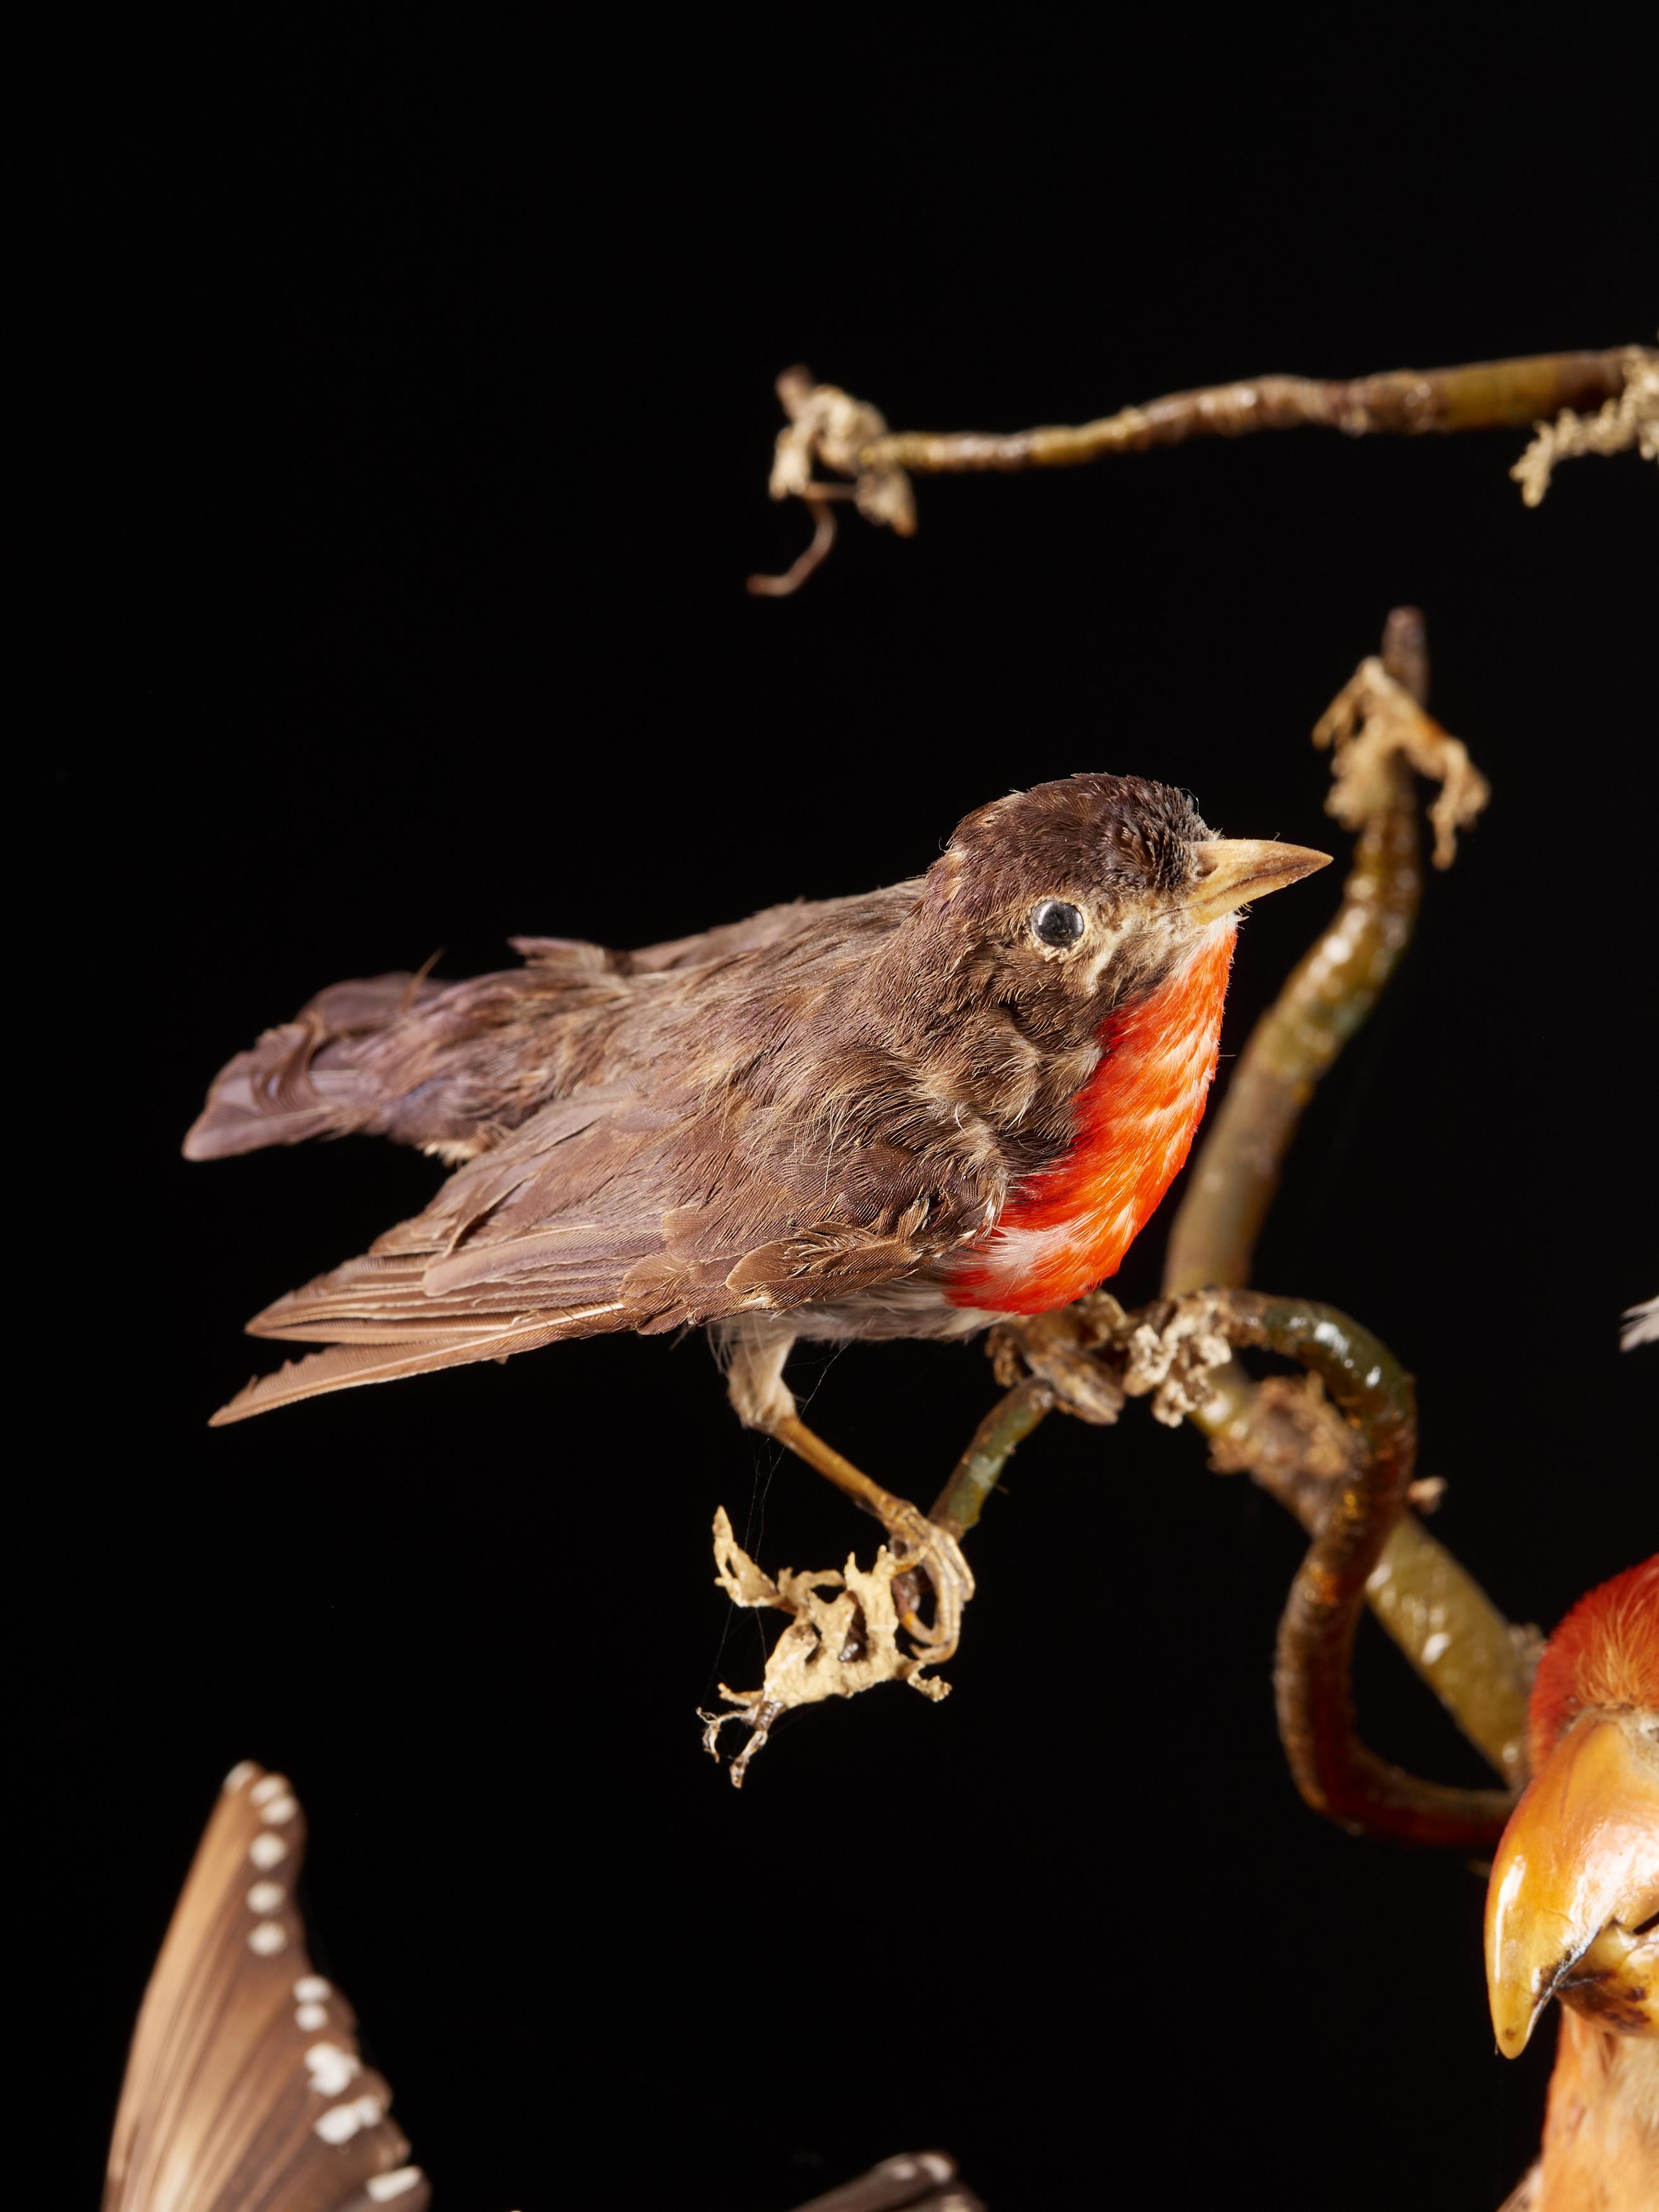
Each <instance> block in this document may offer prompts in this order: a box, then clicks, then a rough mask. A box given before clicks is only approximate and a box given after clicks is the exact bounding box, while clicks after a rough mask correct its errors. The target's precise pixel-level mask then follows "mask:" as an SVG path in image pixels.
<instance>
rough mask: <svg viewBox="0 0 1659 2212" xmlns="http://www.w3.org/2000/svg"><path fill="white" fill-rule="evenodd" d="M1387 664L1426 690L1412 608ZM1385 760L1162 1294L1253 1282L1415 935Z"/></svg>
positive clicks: (1412, 815)
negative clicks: (1336, 1076)
mask: <svg viewBox="0 0 1659 2212" xmlns="http://www.w3.org/2000/svg"><path fill="white" fill-rule="evenodd" d="M1383 667H1384V668H1385V669H1387V670H1389V672H1390V673H1391V674H1392V673H1395V671H1401V670H1409V671H1410V672H1411V673H1412V674H1413V676H1414V677H1415V678H1417V680H1418V682H1419V684H1421V685H1422V686H1423V689H1424V690H1426V688H1427V675H1428V670H1427V647H1426V643H1425V636H1424V629H1423V617H1422V616H1421V615H1420V614H1419V612H1418V611H1417V610H1416V608H1415V607H1397V608H1395V611H1394V612H1393V613H1392V614H1391V615H1390V616H1389V623H1388V630H1387V633H1386V635H1385V637H1384V640H1383ZM1395 680H1396V681H1399V680H1400V678H1399V677H1398V675H1396V677H1395ZM1422 696H1423V694H1422V692H1421V691H1419V692H1418V694H1417V697H1418V703H1419V705H1420V704H1421V701H1422ZM1380 765H1381V773H1380V775H1379V777H1378V778H1377V780H1376V787H1375V791H1374V795H1373V798H1372V802H1371V804H1370V806H1369V808H1368V809H1367V810H1366V811H1365V814H1364V817H1363V819H1362V820H1361V821H1360V822H1359V823H1356V824H1352V825H1351V826H1354V827H1358V829H1359V840H1358V844H1357V845H1356V846H1355V848H1354V855H1353V860H1352V864H1351V865H1350V867H1349V870H1348V877H1347V881H1346V883H1345V884H1343V886H1342V902H1341V904H1340V907H1339V908H1338V909H1337V911H1336V914H1335V915H1334V918H1333V920H1332V921H1331V923H1330V925H1329V927H1328V928H1326V929H1324V930H1322V932H1321V933H1320V934H1319V936H1318V937H1316V939H1315V940H1314V942H1313V944H1312V945H1310V947H1309V949H1308V951H1306V952H1305V953H1304V955H1303V957H1302V958H1301V959H1300V960H1299V961H1298V962H1297V965H1296V967H1295V968H1294V969H1292V970H1291V975H1290V977H1289V979H1288V980H1287V981H1286V982H1285V987H1284V988H1283V989H1282V990H1281V991H1280V992H1279V996H1278V998H1277V999H1275V1000H1274V1001H1273V1005H1272V1006H1269V1007H1268V1009H1267V1012H1266V1013H1265V1014H1263V1015H1262V1017H1261V1020H1260V1021H1259V1022H1258V1023H1257V1024H1256V1025H1255V1029H1254V1030H1252V1031H1251V1033H1250V1036H1249V1042H1248V1043H1247V1044H1246V1045H1245V1047H1244V1049H1243V1052H1242V1053H1241V1054H1240V1055H1239V1059H1238V1064H1237V1066H1236V1067H1235V1068H1234V1070H1233V1073H1232V1077H1231V1081H1230V1082H1229V1083H1228V1085H1227V1089H1226V1092H1225V1095H1224V1097H1223V1098H1222V1100H1221V1103H1220V1104H1219V1106H1218V1108H1217V1109H1215V1110H1214V1112H1213V1113H1212V1115H1211V1117H1210V1125H1209V1127H1208V1129H1207V1130H1206V1132H1205V1136H1204V1141H1203V1144H1202V1146H1201V1147H1200V1152H1199V1155H1198V1158H1197V1159H1196V1160H1195V1162H1194V1164H1193V1167H1192V1170H1191V1172H1190V1173H1189V1175H1188V1179H1187V1188H1186V1190H1185V1191H1184V1193H1183V1194H1182V1200H1181V1203H1180V1205H1179V1206H1177V1207H1176V1216H1175V1219H1174V1221H1173V1222H1172V1224H1171V1225H1170V1244H1169V1254H1168V1257H1167V1259H1166V1261H1165V1263H1164V1292H1165V1294H1166V1295H1167V1296H1168V1297H1179V1296H1180V1295H1181V1293H1182V1291H1195V1290H1199V1289H1201V1288H1202V1287H1203V1286H1204V1285H1206V1284H1217V1285H1243V1284H1245V1283H1247V1282H1248V1281H1249V1276H1250V1262H1251V1261H1252V1259H1253V1257H1254V1255H1255V1243H1256V1239H1257V1237H1259V1236H1260V1234H1261V1226H1262V1224H1263V1223H1264V1222H1265V1220H1266V1219H1267V1209H1268V1208H1269V1206H1271V1205H1272V1204H1273V1195H1274V1193H1275V1192H1276V1191H1277V1190H1278V1188H1279V1174H1280V1170H1282V1168H1283V1166H1284V1162H1285V1153H1286V1152H1288V1150H1289V1149H1290V1143H1291V1138H1292V1137H1293V1136H1294V1134H1295V1133H1296V1129H1297V1124H1298V1123H1299V1122H1300V1121H1301V1119H1302V1115H1303V1114H1304V1111H1305V1110H1306V1108H1307V1106H1308V1103H1309V1101H1310V1099H1311V1098H1312V1097H1313V1094H1314V1091H1315V1088H1316V1085H1318V1083H1319V1082H1320V1080H1321V1079H1322V1077H1323V1076H1324V1075H1325V1074H1327V1073H1328V1071H1329V1069H1330V1068H1331V1066H1333V1064H1334V1061H1335V1060H1336V1057H1337V1054H1339V1053H1340V1051H1341V1049H1342V1048H1343V1046H1344V1045H1345V1044H1346V1042H1348V1040H1349V1038H1350V1037H1351V1036H1353V1035H1354V1033H1355V1031H1356V1030H1358V1029H1359V1027H1360V1026H1361V1024H1363V1023H1364V1021H1365V1020H1366V1019H1367V1018H1368V1017H1369V1016H1370V1012H1371V1009H1372V1008H1373V1007H1374V1006H1376V1001H1377V1000H1378V998H1379V997H1380V996H1381V995H1382V992H1383V986H1384V985H1385V984H1386V983H1387V982H1388V981H1389V977H1390V976H1391V975H1393V973H1394V971H1395V968H1396V967H1397V966H1398V965H1399V962H1400V958H1401V954H1402V953H1403V952H1404V951H1405V949H1406V946H1407V943H1408V942H1409V940H1410V938H1411V933H1412V926H1413V923H1414V922H1415V921H1416V919H1417V909H1418V906H1419V902H1420V901H1421V899H1422V896H1423V869H1422V863H1421V860H1420V859H1419V851H1418V829H1417V799H1416V794H1415V793H1414V791H1413V787H1412V778H1411V771H1410V769H1408V767H1407V764H1406V763H1405V761H1404V760H1403V759H1402V758H1401V757H1400V756H1399V755H1398V754H1397V753H1395V754H1394V755H1392V756H1391V757H1389V758H1388V759H1387V760H1385V761H1384V762H1383V763H1381V764H1380Z"/></svg>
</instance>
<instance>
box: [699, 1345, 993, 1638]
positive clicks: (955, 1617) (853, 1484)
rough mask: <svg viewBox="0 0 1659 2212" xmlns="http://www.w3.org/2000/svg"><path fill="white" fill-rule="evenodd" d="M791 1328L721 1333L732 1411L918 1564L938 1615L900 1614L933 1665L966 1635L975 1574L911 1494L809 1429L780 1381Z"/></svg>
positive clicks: (904, 1563) (903, 1561)
mask: <svg viewBox="0 0 1659 2212" xmlns="http://www.w3.org/2000/svg"><path fill="white" fill-rule="evenodd" d="M794 1341H795V1339H794V1333H793V1330H790V1329H788V1328H785V1327H781V1326H779V1325H778V1324H777V1323H776V1322H771V1323H768V1322H766V1321H764V1320H763V1319H762V1318H761V1317H759V1316H744V1322H743V1324H742V1325H740V1326H739V1327H737V1328H728V1329H727V1330H726V1331H725V1332H723V1334H722V1338H721V1344H720V1349H721V1352H722V1353H723V1355H724V1357H725V1358H726V1389H727V1392H728V1394H729V1395H730V1397H731V1400H732V1410H733V1411H734V1412H735V1413H736V1414H737V1416H738V1419H739V1420H740V1421H741V1422H742V1423H743V1425H744V1427H745V1428H749V1429H760V1430H762V1431H764V1432H765V1434H766V1435H768V1436H770V1437H776V1438H777V1440H778V1442H779V1443H781V1444H787V1446H788V1448H789V1449H790V1450H791V1451H792V1452H793V1453H794V1455H795V1456H796V1457H797V1458H798V1459H804V1460H805V1462H806V1464H807V1465H808V1467H810V1468H816V1470H817V1473H818V1474H822V1475H823V1476H825V1477H827V1478H828V1480H829V1481H831V1482H833V1483H834V1484H835V1486H836V1489H837V1490H841V1491H844V1492H846V1494H847V1495H848V1497H849V1498H854V1499H855V1500H856V1501H857V1503H858V1504H860V1505H861V1506H862V1507H863V1508H864V1510H865V1511H866V1513H872V1514H873V1515H874V1516H875V1517H876V1519H877V1520H878V1521H879V1522H880V1523H881V1525H882V1527H883V1528H884V1529H885V1530H886V1531H887V1534H888V1535H889V1537H890V1539H891V1541H892V1543H893V1546H894V1549H895V1553H896V1557H897V1564H898V1568H899V1571H900V1573H901V1574H908V1573H910V1572H912V1571H915V1570H916V1569H920V1570H921V1572H922V1573H923V1574H925V1575H926V1576H927V1580H928V1582H929V1583H930V1584H931V1585H932V1588H933V1620H932V1621H931V1622H927V1621H923V1620H921V1619H920V1617H919V1616H918V1615H917V1613H916V1612H915V1607H905V1608H904V1609H903V1610H902V1612H901V1613H900V1615H899V1618H900V1620H901V1621H902V1625H903V1626H904V1627H905V1629H906V1630H907V1631H908V1633H909V1634H910V1635H911V1636H912V1637H914V1638H915V1640H916V1642H917V1643H918V1644H925V1645H926V1646H927V1654H928V1659H929V1662H930V1663H934V1664H938V1663H940V1662H943V1661H945V1660H946V1659H948V1658H949V1657H950V1656H951V1654H952V1652H954V1651H955V1650H956V1648H957V1642H958V1639H959V1638H960V1636H961V1633H962V1609H963V1606H965V1605H966V1604H967V1602H968V1601H969V1598H970V1597H972V1595H974V1577H973V1575H972V1573H971V1572H970V1571H969V1565H968V1562H967V1560H966V1559H964V1558H963V1553H962V1546H961V1544H960V1543H959V1542H958V1541H957V1537H956V1534H954V1533H953V1532H952V1531H951V1529H948V1528H941V1527H940V1526H939V1523H938V1522H936V1521H930V1520H929V1519H928V1517H927V1515H926V1514H925V1513H924V1512H923V1511H922V1510H921V1507H920V1506H918V1505H913V1504H911V1502H910V1500H909V1499H908V1498H899V1497H896V1496H895V1494H894V1493H893V1492H891V1491H890V1490H885V1489H884V1488H883V1487H882V1486H881V1484H880V1483H878V1481H876V1480H875V1479H874V1477H873V1476H872V1475H868V1474H865V1472H864V1470H863V1469H862V1468H857V1467H854V1464H853V1462H852V1461H851V1460H850V1459H847V1458H845V1457H843V1455H842V1454H841V1453H840V1452H838V1451H837V1450H836V1448H835V1446H834V1445H833V1444H829V1443H825V1442H824V1440H823V1437H820V1436H818V1435H817V1434H816V1433H815V1432H814V1431H812V1430H811V1429H809V1428H808V1427H807V1425H806V1424H805V1421H803V1420H802V1419H801V1418H800V1415H799V1413H798V1412H797V1411H796V1410H795V1398H794V1393H793V1391H792V1390H791V1389H789V1386H788V1385H787V1383H785V1381H784V1379H783V1366H784V1362H785V1361H786V1360H787V1358H788V1357H789V1353H790V1351H791V1350H792V1348H793V1345H794Z"/></svg>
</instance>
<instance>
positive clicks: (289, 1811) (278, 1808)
mask: <svg viewBox="0 0 1659 2212" xmlns="http://www.w3.org/2000/svg"><path fill="white" fill-rule="evenodd" d="M259 1786H260V1787H261V1789H263V1788H264V1784H263V1783H262V1784H260V1785H259ZM248 1794H249V1796H252V1794H253V1793H252V1790H250V1791H249V1793H248ZM299 1809H300V1808H299V1806H298V1804H297V1803H296V1802H295V1800H294V1799H293V1798H292V1797H273V1798H272V1799H271V1801H270V1804H268V1805H262V1806H261V1807H260V1808H259V1818H260V1819H261V1820H265V1821H268V1822H269V1823H270V1826H272V1827H273V1828H280V1827H281V1826H282V1825H283V1821H284V1820H292V1819H293V1818H294V1815H295V1814H296V1813H297V1812H298V1811H299Z"/></svg>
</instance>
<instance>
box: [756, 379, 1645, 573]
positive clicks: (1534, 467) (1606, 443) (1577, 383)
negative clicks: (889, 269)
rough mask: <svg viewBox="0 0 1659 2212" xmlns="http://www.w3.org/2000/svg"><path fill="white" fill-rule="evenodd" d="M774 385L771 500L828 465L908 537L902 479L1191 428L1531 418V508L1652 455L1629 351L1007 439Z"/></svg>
mask: <svg viewBox="0 0 1659 2212" xmlns="http://www.w3.org/2000/svg"><path fill="white" fill-rule="evenodd" d="M777 389H778V396H779V398H781V400H782V402H783V405H784V410H785V412H786V414H787V416H788V417H789V420H788V423H787V427H786V428H784V429H783V430H782V431H781V433H780V434H779V437H778V442H777V452H776V456H775V460H774V463H773V467H772V477H771V485H770V489H771V495H772V497H773V498H774V499H804V500H806V501H808V502H809V503H811V501H814V500H818V501H822V500H823V498H824V497H826V496H828V495H829V493H830V491H831V489H840V490H841V491H842V495H843V496H844V495H845V488H844V486H842V487H835V488H832V487H831V486H829V485H828V484H826V483H825V482H824V481H823V477H822V476H821V475H819V474H818V471H820V470H828V471H830V473H831V474H832V475H833V476H835V477H842V478H844V479H848V480H850V482H851V483H852V497H853V498H854V501H855V502H856V504H857V506H858V509H859V512H860V514H862V515H863V516H864V517H865V519H866V520H867V521H870V522H876V523H881V524H884V525H885V526H887V527H888V528H889V529H891V530H893V531H895V532H897V534H898V535H899V536H900V537H901V538H908V537H909V536H910V535H911V534H912V532H914V531H915V526H916V512H915V495H914V492H913V489H912V487H911V483H910V478H911V477H912V476H945V475H964V474H974V473H979V472H982V471H986V470H997V471H1017V470H1023V469H1043V468H1074V467H1077V466H1079V465H1081V464H1082V463H1085V462H1087V461H1095V460H1099V459H1103V457H1104V456H1106V455H1107V454H1110V453H1146V452H1148V451H1150V450H1151V449H1152V447H1158V446H1180V445H1185V444H1186V443H1187V441H1188V440H1189V439H1193V438H1237V437H1243V436H1245V435H1249V434H1250V433H1252V432H1255V431H1257V430H1287V429H1296V428H1304V427H1306V426H1310V425H1312V426H1316V427H1319V428H1325V429H1333V430H1340V431H1342V432H1343V433H1344V434H1345V435H1347V436H1349V437H1353V438H1358V437H1369V436H1376V435H1401V434H1403V435H1407V436H1413V435H1420V434H1421V433H1423V432H1425V431H1452V430H1518V429H1525V428H1533V429H1534V431H1535V433H1536V435H1535V436H1534V441H1533V444H1532V445H1531V446H1530V447H1528V451H1527V453H1526V454H1525V455H1524V456H1523V457H1522V460H1521V461H1520V463H1518V464H1517V465H1516V468H1515V469H1514V470H1513V471H1511V474H1513V475H1514V476H1515V477H1516V478H1517V479H1518V480H1519V481H1520V483H1521V485H1522V497H1523V499H1524V500H1525V501H1526V503H1527V505H1528V506H1529V507H1535V506H1536V505H1537V504H1538V502H1539V501H1540V500H1541V498H1542V497H1543V495H1544V490H1545V488H1546V486H1547V484H1548V483H1549V477H1550V471H1551V469H1552V468H1553V465H1555V463H1556V462H1557V461H1559V460H1561V459H1566V458H1568V457H1569V456H1571V455H1572V454H1575V453H1616V452H1621V451H1623V450H1624V449H1625V448H1626V447H1630V446H1632V445H1635V446H1636V447H1638V450H1639V451H1640V452H1641V453H1642V454H1643V455H1644V457H1645V458H1647V459H1659V353H1656V352H1653V351H1651V350H1650V349H1647V348H1645V347H1642V346H1615V347H1613V348H1610V349H1607V350H1606V351H1604V352H1601V353H1553V354H1536V355H1533V356H1528V357H1527V358H1525V359H1519V360H1513V361H1487V362H1469V363H1466V364H1465V365H1463V366H1462V367H1460V368H1431V369H1415V368H1398V369H1389V370H1387V371H1385V372H1384V373H1383V374H1381V375H1376V376H1361V377H1355V378H1352V379H1350V380H1346V381H1344V380H1328V379H1322V378H1317V377H1305V376H1258V377H1252V378H1250V379H1249V380H1246V381H1244V382H1243V383H1239V384H1219V385H1211V386H1204V387H1203V388H1201V389H1200V390H1198V391H1195V392H1171V393H1170V394H1168V395H1167V396H1166V397H1165V398H1162V399H1154V400H1151V401H1149V402H1148V403H1147V404H1146V405H1145V406H1142V407H1125V408H1122V409H1121V410H1119V412H1118V413H1117V414H1115V415H1105V416H1101V417H1100V418H1099V419H1098V420H1097V421H1095V422H1083V423H1079V424H1076V425H1071V424H1056V425H1052V426H1050V427H1048V428H1042V429H1036V430H1017V431H1014V432H1012V433H1010V434H1007V435H997V434H987V433H986V432H982V431H977V430H949V431H935V430H889V429H888V428H887V425H886V422H885V421H884V418H883V416H882V415H881V413H880V411H879V410H878V409H877V408H874V407H872V406H871V405H870V404H869V403H868V401H866V400H861V399H855V398H854V397H853V396H852V395H851V393H849V392H843V391H842V389H841V388H840V386H837V385H833V384H815V383H814V382H813V380H812V377H811V372H810V370H807V369H805V368H791V369H786V370H785V372H784V374H782V375H781V377H780V378H779V379H778V385H777ZM1585 409H1590V410H1595V412H1593V413H1591V414H1589V415H1588V416H1586V415H1583V413H1582V412H1581V410H1585ZM1552 417H1553V418H1554V419H1553V421H1552V420H1550V419H1549V418H1552ZM817 523H818V530H817V536H816V537H815V538H814V540H813V547H814V552H813V557H812V558H811V561H810V562H809V564H808V565H807V566H806V567H805V568H802V565H801V563H800V562H797V563H796V564H795V567H794V568H791V569H790V571H789V572H788V576H787V578H765V579H757V580H751V582H750V589H751V590H759V591H763V592H769V593H770V594H771V595H773V596H777V595H778V594H779V592H781V591H793V590H794V589H795V588H796V587H797V586H798V585H799V583H801V582H802V581H804V580H805V577H806V576H807V575H809V574H811V570H812V568H816V567H817V565H818V562H820V561H821V560H822V559H823V554H824V553H825V552H827V551H828V550H829V540H830V539H831V538H833V534H834V532H833V526H829V528H828V536H826V535H825V532H826V525H825V522H824V520H823V514H822V511H821V509H820V510H819V511H818V513H817ZM820 540H822V541H823V544H822V549H821V550H818V549H819V545H820ZM803 558H805V556H803ZM797 571H799V574H797Z"/></svg>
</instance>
